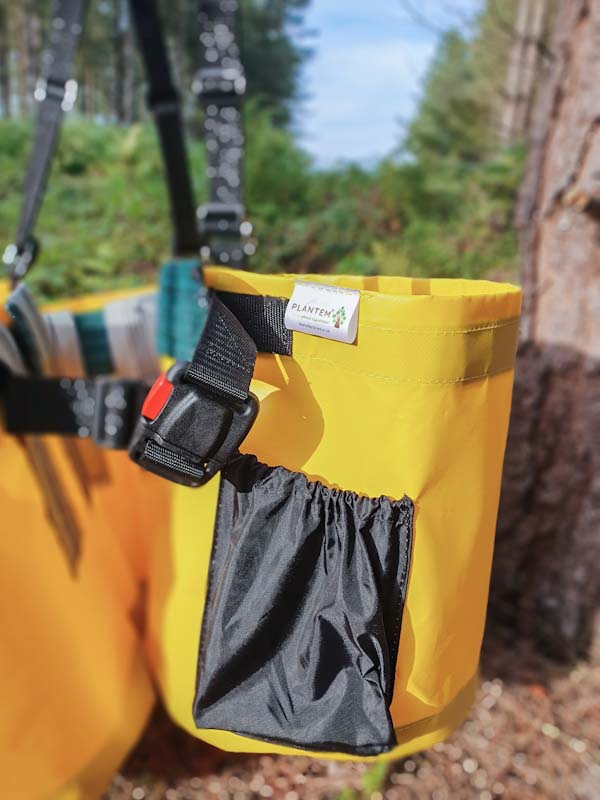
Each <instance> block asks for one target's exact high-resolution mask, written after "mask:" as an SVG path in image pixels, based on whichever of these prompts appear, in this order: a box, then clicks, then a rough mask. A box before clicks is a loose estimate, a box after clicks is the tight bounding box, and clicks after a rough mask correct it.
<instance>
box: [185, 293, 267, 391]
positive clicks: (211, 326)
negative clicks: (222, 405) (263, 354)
mask: <svg viewBox="0 0 600 800" xmlns="http://www.w3.org/2000/svg"><path fill="white" fill-rule="evenodd" d="M255 362H256V344H255V343H254V341H253V340H252V338H251V337H250V336H249V334H248V333H247V331H246V330H245V328H244V327H243V325H242V324H241V322H240V321H239V320H238V319H237V318H236V317H235V316H234V315H233V314H232V313H231V311H230V310H229V309H228V308H227V307H226V306H225V305H224V304H223V303H222V302H221V301H220V300H219V298H218V297H217V296H216V295H215V294H214V293H213V294H212V295H211V298H210V304H209V308H208V316H207V318H206V323H205V325H204V330H203V331H202V335H201V336H200V341H199V342H198V345H197V347H196V350H195V351H194V355H193V356H192V360H191V361H190V364H189V366H188V368H187V371H186V374H185V378H186V380H188V381H191V382H192V383H195V384H198V385H199V386H200V387H202V388H207V389H208V390H209V391H210V392H211V393H213V394H217V395H219V396H221V397H224V398H225V399H232V398H233V399H234V400H246V398H247V397H248V393H249V391H250V381H251V380H252V374H253V373H254V364H255Z"/></svg>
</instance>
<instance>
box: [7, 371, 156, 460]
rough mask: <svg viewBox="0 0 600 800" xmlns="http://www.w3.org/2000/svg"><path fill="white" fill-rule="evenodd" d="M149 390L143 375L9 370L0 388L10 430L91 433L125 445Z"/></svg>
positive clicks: (115, 445) (102, 442) (110, 444)
mask: <svg viewBox="0 0 600 800" xmlns="http://www.w3.org/2000/svg"><path fill="white" fill-rule="evenodd" d="M147 392H148V385H147V384H145V383H144V382H143V381H134V380H123V379H118V378H114V379H111V378H105V379H99V380H87V379H84V378H40V377H33V376H27V377H25V376H20V375H8V376H6V378H5V386H4V390H3V397H4V412H5V424H6V430H7V432H8V433H11V434H15V435H23V434H51V433H52V434H58V435H63V436H78V437H79V438H88V437H90V438H92V439H94V441H95V442H96V443H97V444H100V445H102V446H103V447H110V448H116V449H124V448H126V447H127V445H128V444H129V439H130V437H131V432H132V431H133V428H134V425H135V423H136V422H137V419H138V417H139V413H140V409H141V407H142V403H143V401H144V398H145V396H146V394H147Z"/></svg>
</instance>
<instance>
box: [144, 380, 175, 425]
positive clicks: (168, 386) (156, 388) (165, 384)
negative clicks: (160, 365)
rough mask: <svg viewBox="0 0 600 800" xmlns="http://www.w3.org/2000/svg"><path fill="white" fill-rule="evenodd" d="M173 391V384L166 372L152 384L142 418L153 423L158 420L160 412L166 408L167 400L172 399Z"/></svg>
mask: <svg viewBox="0 0 600 800" xmlns="http://www.w3.org/2000/svg"><path fill="white" fill-rule="evenodd" d="M172 391H173V384H172V383H171V381H170V380H169V379H168V378H167V375H166V373H165V372H163V374H162V375H160V376H159V377H158V378H157V379H156V380H155V381H154V383H153V384H152V387H151V389H150V391H149V392H148V394H147V395H146V399H145V400H144V405H143V406H142V416H143V417H145V418H146V419H147V420H149V421H152V420H153V419H156V418H157V417H158V415H159V414H160V412H161V411H162V410H163V408H164V407H165V405H166V403H167V400H168V399H169V397H171V392H172Z"/></svg>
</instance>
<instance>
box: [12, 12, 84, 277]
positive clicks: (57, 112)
mask: <svg viewBox="0 0 600 800" xmlns="http://www.w3.org/2000/svg"><path fill="white" fill-rule="evenodd" d="M86 6H87V2H86V0H55V2H54V7H53V12H52V22H51V27H50V37H49V43H48V47H47V49H46V50H45V52H44V54H43V56H42V64H43V69H42V77H41V78H40V80H39V82H38V85H37V88H36V90H35V95H34V97H35V99H36V100H37V101H38V103H39V105H38V110H37V119H36V123H35V134H34V140H33V146H32V150H31V155H30V158H29V164H28V168H27V174H26V177H25V187H24V199H23V205H22V208H21V216H20V218H19V224H18V227H17V234H16V238H15V241H14V243H13V244H10V245H8V247H7V248H6V250H5V252H4V257H3V261H4V263H5V264H6V265H7V267H8V269H9V274H10V277H11V280H12V281H13V283H16V282H17V281H19V280H21V279H22V278H23V277H24V275H25V273H26V272H27V270H28V268H29V266H30V265H31V264H32V262H33V261H34V260H35V257H36V254H37V250H38V244H37V241H36V239H35V238H34V236H33V230H34V227H35V222H36V219H37V215H38V212H39V209H40V205H41V202H42V198H43V196H44V191H45V188H46V183H47V180H48V174H49V172H50V165H51V163H52V158H53V156H54V151H55V149H56V143H57V140H58V134H59V131H60V124H61V120H62V116H63V113H64V112H65V111H70V110H71V108H73V105H74V103H75V100H76V97H77V83H76V82H75V81H74V80H72V78H71V70H72V65H73V58H74V56H75V51H76V49H77V45H78V43H79V39H80V37H81V31H82V27H83V18H84V14H85V9H86Z"/></svg>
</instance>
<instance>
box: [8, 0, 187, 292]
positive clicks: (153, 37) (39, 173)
mask: <svg viewBox="0 0 600 800" xmlns="http://www.w3.org/2000/svg"><path fill="white" fill-rule="evenodd" d="M130 4H131V11H132V17H133V20H134V24H135V28H136V32H137V37H138V43H139V46H140V50H141V53H142V57H143V60H144V63H145V67H146V71H147V74H148V86H149V89H148V105H149V108H150V110H151V112H152V114H153V116H154V120H155V122H156V126H157V128H158V134H159V139H160V144H161V152H162V156H163V160H164V164H165V173H166V178H167V185H168V189H169V197H170V204H171V217H172V221H173V227H174V231H175V235H174V249H175V252H176V253H177V254H178V255H184V254H191V253H193V254H196V253H198V251H199V248H200V235H199V232H198V225H197V219H196V209H195V203H194V195H193V190H192V181H191V177H190V171H189V166H188V160H187V154H186V149H185V138H184V128H183V121H182V117H181V107H180V101H179V95H178V93H177V91H176V89H175V86H174V84H173V81H172V78H171V70H170V67H169V61H168V57H167V49H166V45H165V40H164V36H163V34H162V30H161V24H160V19H159V16H158V11H157V8H156V4H155V0H130ZM86 8H87V0H55V3H54V6H53V11H52V21H51V27H50V37H49V42H48V46H47V48H46V50H45V52H44V55H43V72H42V77H41V78H40V81H39V82H38V85H37V88H36V91H35V95H34V96H35V99H36V100H37V101H38V102H39V106H38V113H37V119H36V123H35V131H34V140H33V145H32V148H31V153H30V156H29V162H28V167H27V174H26V178H25V185H24V196H23V205H22V208H21V216H20V219H19V225H18V228H17V234H16V237H15V241H14V243H12V244H10V245H8V247H7V248H6V250H5V252H4V256H3V261H4V263H5V264H6V265H7V267H8V269H9V274H10V277H11V279H12V281H13V283H17V282H18V281H19V280H21V279H22V278H23V277H24V276H25V274H26V272H27V270H28V269H29V267H30V266H31V264H32V263H33V262H34V260H35V258H36V255H37V252H38V242H37V240H36V239H35V237H34V235H33V232H34V228H35V223H36V220H37V216H38V213H39V210H40V206H41V204H42V200H43V197H44V192H45V189H46V184H47V181H48V175H49V173H50V167H51V165H52V159H53V157H54V153H55V150H56V144H57V141H58V136H59V133H60V127H61V122H62V117H63V114H64V112H65V111H70V110H71V109H72V108H73V106H74V104H75V100H76V97H77V82H76V81H75V80H73V79H72V77H71V75H72V66H73V60H74V56H75V52H76V50H77V46H78V43H79V41H80V38H81V33H82V30H83V21H84V17H85V11H86Z"/></svg>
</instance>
